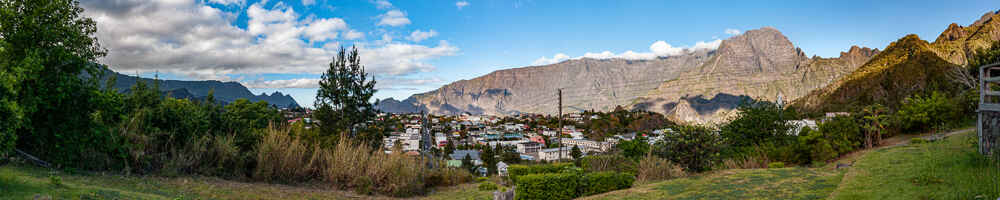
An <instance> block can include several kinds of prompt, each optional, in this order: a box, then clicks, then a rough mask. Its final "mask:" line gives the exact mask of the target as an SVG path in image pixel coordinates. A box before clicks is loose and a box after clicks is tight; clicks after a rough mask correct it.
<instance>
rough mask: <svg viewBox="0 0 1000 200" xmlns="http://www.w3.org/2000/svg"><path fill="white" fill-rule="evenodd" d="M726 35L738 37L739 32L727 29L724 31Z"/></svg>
mask: <svg viewBox="0 0 1000 200" xmlns="http://www.w3.org/2000/svg"><path fill="white" fill-rule="evenodd" d="M726 34H729V35H738V34H740V30H737V29H731V28H727V29H726Z"/></svg>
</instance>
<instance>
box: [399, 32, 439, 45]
mask: <svg viewBox="0 0 1000 200" xmlns="http://www.w3.org/2000/svg"><path fill="white" fill-rule="evenodd" d="M437 34H438V32H437V31H434V29H431V30H430V31H420V29H417V30H415V31H413V33H410V36H408V37H406V39H408V40H410V41H414V42H420V41H423V40H425V39H427V38H431V37H434V36H437Z"/></svg>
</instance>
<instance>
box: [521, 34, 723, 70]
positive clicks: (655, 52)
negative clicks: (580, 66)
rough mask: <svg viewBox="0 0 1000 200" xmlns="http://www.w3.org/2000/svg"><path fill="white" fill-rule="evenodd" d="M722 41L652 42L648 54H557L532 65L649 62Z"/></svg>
mask: <svg viewBox="0 0 1000 200" xmlns="http://www.w3.org/2000/svg"><path fill="white" fill-rule="evenodd" d="M721 43H722V40H719V39H716V40H714V41H710V42H705V41H699V42H697V43H695V45H694V46H693V47H675V46H672V45H670V44H668V43H667V42H664V41H656V42H653V44H652V45H649V52H635V51H631V50H630V51H625V52H622V53H620V54H615V53H612V52H611V51H602V52H598V53H593V52H587V53H584V54H583V56H580V57H576V58H570V57H569V56H567V55H566V54H563V53H558V54H556V55H554V56H552V58H548V57H545V56H542V57H541V58H538V59H535V61H534V62H532V63H531V64H532V65H547V64H553V63H558V62H562V61H564V60H569V59H580V58H592V59H626V60H650V59H655V58H658V57H668V56H676V55H681V54H685V53H690V52H693V51H698V50H714V49H717V48H719V44H721Z"/></svg>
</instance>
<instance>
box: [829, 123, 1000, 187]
mask: <svg viewBox="0 0 1000 200" xmlns="http://www.w3.org/2000/svg"><path fill="white" fill-rule="evenodd" d="M975 139H976V134H975V132H966V133H961V134H957V135H954V136H951V137H948V138H946V139H944V140H942V141H936V142H931V143H923V144H909V145H904V146H898V147H893V148H883V149H878V150H874V151H870V152H868V153H866V154H865V155H864V156H862V157H861V158H859V159H858V161H857V163H856V164H855V167H854V168H852V169H851V170H850V171H849V172H848V173H847V174H846V175H845V177H844V179H843V182H842V183H841V184H840V187H839V188H837V190H836V191H835V192H834V193H833V199H990V200H992V199H997V198H998V197H1000V166H997V164H996V163H990V161H989V160H988V159H985V157H983V156H981V155H980V154H978V153H977V152H976V149H975V146H974V145H975Z"/></svg>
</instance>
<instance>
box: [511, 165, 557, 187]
mask: <svg viewBox="0 0 1000 200" xmlns="http://www.w3.org/2000/svg"><path fill="white" fill-rule="evenodd" d="M570 165H572V163H552V164H537V165H510V166H507V177H509V178H510V180H511V182H515V183H516V182H517V179H518V177H519V176H523V175H528V174H542V173H560V172H562V170H563V169H565V168H566V167H570Z"/></svg>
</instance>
